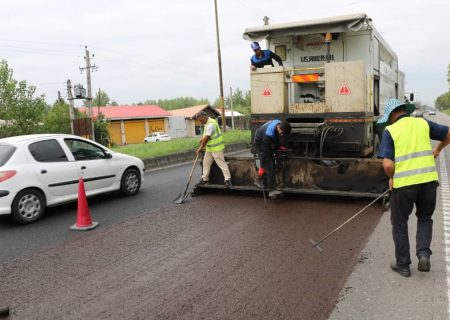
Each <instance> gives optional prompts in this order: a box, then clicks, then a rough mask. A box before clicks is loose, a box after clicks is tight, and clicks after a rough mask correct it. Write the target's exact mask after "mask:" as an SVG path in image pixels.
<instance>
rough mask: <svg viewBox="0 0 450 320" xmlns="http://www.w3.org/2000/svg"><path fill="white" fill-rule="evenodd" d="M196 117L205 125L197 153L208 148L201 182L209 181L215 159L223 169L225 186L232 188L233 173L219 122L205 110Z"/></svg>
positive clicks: (206, 182)
mask: <svg viewBox="0 0 450 320" xmlns="http://www.w3.org/2000/svg"><path fill="white" fill-rule="evenodd" d="M196 118H197V119H198V120H199V121H200V122H201V123H202V125H203V137H202V140H200V146H199V147H198V149H197V155H198V154H200V152H202V150H203V149H206V151H205V156H204V158H203V174H202V180H201V181H200V184H208V183H209V173H210V171H211V165H212V164H213V162H214V161H215V162H216V164H217V166H218V167H219V168H220V170H222V173H223V176H224V179H225V188H230V187H231V174H230V170H229V169H228V165H227V163H226V162H225V157H224V154H223V150H224V149H225V144H224V143H223V136H222V132H221V131H220V127H219V124H218V123H217V121H216V120H214V119H213V118H210V117H208V114H207V113H206V112H204V111H200V112H199V113H198V114H197V116H196Z"/></svg>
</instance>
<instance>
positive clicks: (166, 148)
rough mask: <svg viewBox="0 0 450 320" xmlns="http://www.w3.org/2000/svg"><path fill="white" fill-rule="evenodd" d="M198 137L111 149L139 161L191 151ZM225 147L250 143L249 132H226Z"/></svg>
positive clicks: (196, 144)
mask: <svg viewBox="0 0 450 320" xmlns="http://www.w3.org/2000/svg"><path fill="white" fill-rule="evenodd" d="M200 138H201V137H200V136H198V137H195V138H178V139H172V140H170V141H163V142H151V143H141V144H130V145H127V146H117V147H113V148H111V149H112V150H113V151H116V152H120V153H124V154H129V155H130V156H135V157H138V158H141V159H150V158H155V157H161V156H167V155H169V154H173V153H177V152H184V151H192V152H194V151H195V150H196V149H197V148H198V145H199V141H200ZM223 139H224V142H225V145H227V144H231V143H238V142H250V130H234V131H227V132H226V133H225V134H224V136H223Z"/></svg>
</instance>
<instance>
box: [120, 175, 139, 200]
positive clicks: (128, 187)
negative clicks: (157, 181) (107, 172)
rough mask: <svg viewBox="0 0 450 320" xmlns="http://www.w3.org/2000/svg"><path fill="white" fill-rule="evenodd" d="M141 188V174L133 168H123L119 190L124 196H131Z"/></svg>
mask: <svg viewBox="0 0 450 320" xmlns="http://www.w3.org/2000/svg"><path fill="white" fill-rule="evenodd" d="M140 188H141V175H140V174H139V171H138V170H137V169H135V168H129V169H127V170H125V172H124V173H123V175H122V180H121V183H120V191H121V192H122V194H123V195H124V196H133V195H135V194H136V193H138V192H139V189H140Z"/></svg>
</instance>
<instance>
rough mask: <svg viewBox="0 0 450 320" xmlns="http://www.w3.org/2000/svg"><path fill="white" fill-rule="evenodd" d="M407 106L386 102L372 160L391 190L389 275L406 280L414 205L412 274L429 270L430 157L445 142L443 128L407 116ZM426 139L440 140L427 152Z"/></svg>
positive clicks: (433, 184) (433, 179)
mask: <svg viewBox="0 0 450 320" xmlns="http://www.w3.org/2000/svg"><path fill="white" fill-rule="evenodd" d="M414 110H415V106H414V105H413V104H411V103H402V102H400V101H399V100H397V99H390V100H389V101H388V102H387V103H386V106H385V108H384V113H383V115H382V116H381V117H380V119H379V120H378V122H377V123H378V124H380V125H387V127H386V129H385V130H384V132H383V137H382V139H381V145H380V150H379V153H378V156H379V157H380V158H383V168H384V171H385V172H386V174H387V175H388V177H389V187H390V189H391V190H392V198H391V224H392V237H393V240H394V246H395V258H396V260H395V262H393V263H392V264H391V268H392V270H394V271H395V272H397V273H399V274H400V275H402V276H404V277H409V276H410V275H411V270H410V267H409V265H410V264H411V258H410V248H409V238H408V218H409V215H410V214H411V212H412V210H413V207H414V204H415V205H416V216H417V233H416V256H417V258H418V260H419V262H418V267H417V269H418V271H421V272H428V271H430V256H431V254H432V251H431V249H430V245H431V238H432V232H433V220H432V215H433V212H434V209H435V207H436V189H437V187H438V185H439V183H438V172H437V169H436V164H435V158H436V157H437V156H438V155H439V153H440V152H441V150H442V149H443V148H444V147H445V146H447V145H448V144H449V143H450V132H449V127H448V126H444V125H440V124H437V123H435V122H432V121H429V120H426V119H423V118H414V117H410V116H409V115H410V114H411V113H412V112H413V111H414ZM430 139H432V140H438V141H440V142H439V143H438V144H437V145H436V147H435V148H434V149H433V148H432V146H431V141H430Z"/></svg>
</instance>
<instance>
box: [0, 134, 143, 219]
mask: <svg viewBox="0 0 450 320" xmlns="http://www.w3.org/2000/svg"><path fill="white" fill-rule="evenodd" d="M80 177H82V178H83V181H84V186H85V190H86V195H87V196H92V195H96V194H100V193H107V192H112V191H115V190H121V192H122V193H123V194H124V195H134V194H136V193H138V191H139V189H140V187H141V183H142V182H143V180H144V163H143V161H142V160H141V159H139V158H136V157H132V156H129V155H125V154H121V153H116V152H113V151H111V150H109V149H108V148H105V147H104V146H102V145H100V144H98V143H95V142H93V141H91V140H87V139H83V138H81V137H78V136H73V135H67V134H39V135H26V136H17V137H9V138H4V139H0V215H1V214H11V216H12V218H13V219H14V220H15V221H16V222H18V223H21V224H27V223H30V222H33V221H36V220H38V219H39V218H41V217H42V215H43V214H44V211H45V208H46V207H47V206H55V205H58V204H61V203H65V202H70V201H74V200H76V199H77V198H78V182H79V179H80Z"/></svg>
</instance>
